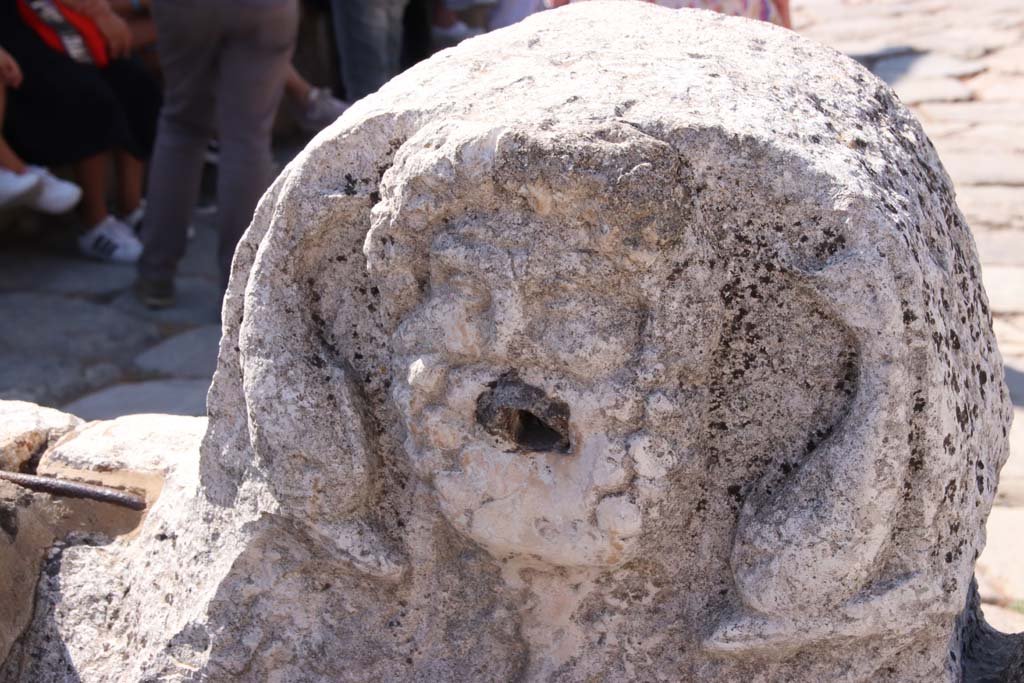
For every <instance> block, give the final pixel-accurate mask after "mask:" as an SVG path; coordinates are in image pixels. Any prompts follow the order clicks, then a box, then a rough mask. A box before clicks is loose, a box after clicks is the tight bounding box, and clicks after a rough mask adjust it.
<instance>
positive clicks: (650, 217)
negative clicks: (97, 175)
mask: <svg viewBox="0 0 1024 683" xmlns="http://www.w3.org/2000/svg"><path fill="white" fill-rule="evenodd" d="M779 64H799V65H800V68H799V69H779V68H778V65H779ZM224 330H225V332H224V337H223V339H222V341H221V348H220V358H219V364H218V370H217V373H216V375H215V378H214V385H213V387H212V389H211V393H210V398H209V412H210V423H209V429H208V431H207V434H206V437H205V439H204V442H203V447H202V457H201V460H200V462H199V464H198V471H196V470H195V465H194V464H192V463H190V462H189V461H188V459H187V458H186V459H184V460H183V461H181V462H180V463H179V464H178V465H176V466H173V467H168V468H167V469H166V470H164V471H163V473H162V476H163V477H164V478H165V483H164V485H163V492H162V493H161V495H160V497H159V499H158V501H157V502H156V504H155V506H154V507H153V509H152V510H151V511H150V512H149V513H148V515H147V517H146V518H145V520H144V522H143V523H142V524H141V526H140V527H139V529H138V531H137V533H135V534H134V535H133V536H131V537H125V538H121V539H118V540H117V541H115V542H113V543H110V544H108V545H105V546H102V547H90V546H86V545H78V546H74V547H70V548H67V549H65V550H63V552H62V553H60V558H59V561H55V562H51V563H50V564H48V565H47V568H46V571H45V572H44V576H45V577H46V578H45V579H44V582H43V583H42V584H41V587H40V591H39V595H38V599H37V601H36V609H35V617H34V621H33V623H32V625H31V627H30V628H29V629H28V631H27V632H26V634H25V635H24V636H23V638H22V640H21V641H19V643H18V645H17V646H16V648H15V649H14V650H12V654H11V656H9V657H8V660H7V663H6V668H5V669H4V671H3V674H0V678H2V677H3V676H4V675H6V676H7V679H8V680H43V679H46V680H79V679H80V680H87V681H91V680H205V679H209V680H254V681H256V680H258V681H263V680H280V681H293V680H303V681H304V680H324V681H327V680H330V681H378V680H388V681H392V680H405V681H462V680H465V681H485V680H494V681H508V680H530V681H547V680H552V681H553V680H558V681H589V680H643V681H651V680H666V681H679V680H709V681H711V680H716V681H718V680H720V681H740V680H743V681H758V682H761V681H763V682H768V681H782V680H786V681H821V680H829V681H959V680H964V679H965V678H966V679H967V680H973V679H974V678H976V677H977V672H978V671H982V670H984V672H986V673H991V672H997V673H998V672H999V671H1000V670H1001V669H1005V668H1006V667H1007V666H1008V665H1009V664H1008V660H1009V658H1011V657H1012V656H1014V648H1015V647H1017V645H1018V643H1016V641H1014V640H1012V639H1010V638H1008V637H1004V636H1002V635H1001V634H998V633H995V632H994V631H991V630H990V629H988V628H987V627H986V626H985V625H984V622H983V621H981V617H980V613H979V612H978V602H977V594H976V592H973V591H972V589H971V586H972V570H973V564H974V560H975V558H976V557H977V554H978V552H979V551H980V549H981V548H982V546H983V544H984V538H983V528H984V521H985V518H986V516H987V514H988V511H989V509H990V506H991V504H992V500H993V496H994V495H995V487H996V482H997V478H998V472H999V469H1000V467H1001V466H1002V463H1003V462H1004V461H1005V458H1006V455H1007V445H1006V444H1007V441H1006V439H1007V429H1008V427H1009V421H1010V405H1009V399H1008V395H1007V390H1006V387H1005V384H1004V382H1003V368H1002V364H1001V361H1000V358H999V354H998V352H997V350H996V348H995V342H994V338H993V334H992V329H991V316H990V313H989V309H988V303H987V299H986V296H985V293H984V291H983V289H982V285H981V280H980V273H979V267H978V263H977V255H976V251H975V247H974V244H973V241H972V239H971V236H970V234H969V232H968V230H967V227H966V225H965V224H964V221H963V218H962V216H961V214H960V212H959V211H958V209H957V207H956V205H955V203H954V201H953V194H952V190H951V186H950V181H949V178H948V176H947V175H946V173H945V172H944V171H943V169H942V167H941V165H940V163H939V160H938V158H937V157H936V155H935V152H934V149H933V148H932V147H931V145H930V143H929V142H928V140H927V138H926V137H925V136H924V134H923V133H922V131H921V129H920V127H919V125H918V124H917V122H916V121H915V120H914V119H913V118H912V117H911V116H910V115H909V114H908V113H907V111H906V110H905V109H904V108H903V106H902V105H900V104H899V102H898V101H897V100H896V99H895V98H894V97H893V95H892V93H891V91H890V90H889V89H888V87H886V86H885V85H884V84H882V83H881V82H880V81H878V80H877V79H876V78H875V77H873V76H872V75H871V74H869V73H868V72H867V71H865V70H864V69H863V68H862V67H860V66H858V65H857V64H855V63H854V62H852V61H850V60H848V59H846V58H844V57H842V56H840V55H839V54H837V53H835V52H833V51H831V50H829V49H826V48H823V47H820V46H817V45H815V44H813V43H810V42H808V41H806V40H803V39H801V38H800V37H799V36H797V35H795V34H792V33H790V32H786V31H783V30H780V29H776V28H774V27H770V26H767V25H763V24H756V23H753V22H747V21H743V20H737V19H730V18H726V17H721V16H718V15H713V14H710V13H705V12H698V11H679V12H671V11H667V10H664V9H661V8H658V7H652V6H647V5H643V4H640V3H637V4H631V3H583V4H580V5H574V6H570V7H569V8H566V9H562V10H558V11H554V12H548V13H544V14H541V15H538V16H536V17H533V18H531V19H529V20H527V21H526V22H524V23H523V24H521V25H518V26H516V27H513V28H511V29H508V30H504V31H501V32H498V33H495V34H491V35H489V36H486V37H484V38H480V39H474V40H471V41H468V42H467V43H464V44H463V45H462V46H461V47H459V48H457V49H454V50H450V51H446V52H444V53H442V54H440V55H438V56H436V57H435V58H433V59H431V60H430V61H428V62H426V63H424V64H422V65H420V66H418V67H416V68H414V69H412V70H410V71H409V72H407V73H406V74H404V75H403V76H401V77H399V78H397V79H395V80H394V81H392V82H391V83H390V84H389V85H387V86H385V87H384V88H383V89H382V90H381V91H380V92H379V93H378V94H376V95H374V96H372V97H370V98H367V99H366V100H364V101H362V102H360V103H358V104H357V105H355V106H354V107H352V108H351V109H350V110H349V111H348V112H347V113H346V114H345V115H344V116H343V117H342V118H341V119H340V120H339V121H338V122H337V123H336V124H335V125H334V126H332V127H331V128H329V129H327V130H326V131H325V132H324V133H322V134H321V135H320V136H318V137H317V138H316V139H315V140H314V142H313V143H312V144H311V145H310V147H309V148H308V149H307V150H306V151H305V152H304V153H303V154H302V155H300V156H299V157H298V158H297V159H296V160H295V161H294V162H293V163H292V164H291V165H290V166H289V167H288V168H287V169H286V171H285V172H284V173H283V174H282V175H281V177H279V178H278V180H277V182H276V183H275V185H274V186H273V188H272V189H271V190H270V191H269V192H268V194H267V195H266V196H265V197H264V199H263V201H262V202H261V204H260V207H259V209H258V211H257V215H256V217H255V219H254V222H253V224H252V226H251V228H250V230H249V232H248V233H247V235H246V237H245V239H244V240H243V242H242V244H241V245H240V247H239V250H238V252H237V254H236V257H235V264H234V272H233V277H232V281H231V284H230V287H229V290H228V297H227V301H226V304H225V308H224ZM98 605H107V606H106V607H104V608H102V609H97V608H96V606H98Z"/></svg>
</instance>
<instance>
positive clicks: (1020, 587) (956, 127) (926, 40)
mask: <svg viewBox="0 0 1024 683" xmlns="http://www.w3.org/2000/svg"><path fill="white" fill-rule="evenodd" d="M794 1H795V8H794V9H795V24H796V29H797V30H798V31H799V32H800V33H802V34H803V35H805V36H808V37H811V38H814V39H815V40H818V41H821V42H823V43H825V44H827V45H831V46H832V47H835V48H836V49H838V50H840V51H842V52H845V53H846V54H848V55H851V56H854V57H856V58H857V59H858V60H859V61H861V62H862V63H863V64H865V65H866V66H868V67H870V68H871V70H872V71H873V72H874V73H875V74H877V75H878V76H880V77H882V78H883V79H884V80H885V81H886V82H888V83H889V84H890V85H892V86H893V88H894V89H895V90H896V92H897V93H898V94H899V96H900V98H901V99H902V100H903V101H904V102H905V103H906V104H908V105H909V106H910V107H911V109H913V111H914V112H915V113H916V114H917V116H918V118H920V120H921V123H922V124H923V125H924V129H925V131H926V132H927V133H928V135H929V136H930V137H931V139H932V141H933V142H934V143H935V147H936V148H937V149H938V152H939V156H940V157H941V159H942V161H943V163H944V164H945V166H946V170H948V171H949V173H950V175H951V176H952V177H953V181H954V183H955V184H956V189H957V202H958V203H959V205H960V208H961V209H962V210H963V212H964V214H965V215H966V216H967V222H968V224H969V225H970V226H971V229H972V230H973V231H974V238H975V240H976V242H977V245H978V251H979V254H980V257H981V263H982V275H983V277H984V280H985V287H986V289H987V290H988V296H989V301H990V304H991V308H992V311H993V313H994V315H995V323H994V325H995V332H996V336H997V338H998V340H999V347H1000V349H1001V350H1002V353H1003V359H1004V361H1005V363H1006V379H1007V382H1008V383H1009V385H1010V393H1011V395H1012V399H1013V403H1014V418H1015V419H1014V425H1013V430H1012V432H1011V435H1010V461H1009V462H1008V463H1007V464H1006V466H1005V468H1004V469H1003V471H1002V476H1001V479H1000V485H999V494H998V498H997V499H996V507H994V508H993V510H992V515H991V517H990V518H989V523H988V547H987V548H986V550H985V553H984V554H983V555H982V557H981V559H980V560H979V562H978V569H977V574H978V578H979V584H980V588H981V594H982V600H983V601H984V602H985V603H986V604H985V605H984V610H985V614H986V616H987V617H988V619H989V620H990V621H992V622H993V623H994V624H995V625H996V626H998V627H999V628H1000V629H1002V630H1003V631H1024V551H1022V549H1021V538H1022V536H1021V534H1022V532H1024V3H1022V2H1021V1H1020V0H978V1H977V2H956V1H954V0H794Z"/></svg>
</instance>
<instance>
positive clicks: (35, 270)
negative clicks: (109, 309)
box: [0, 249, 135, 296]
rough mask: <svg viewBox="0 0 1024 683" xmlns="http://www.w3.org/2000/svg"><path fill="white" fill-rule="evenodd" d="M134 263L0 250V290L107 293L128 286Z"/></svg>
mask: <svg viewBox="0 0 1024 683" xmlns="http://www.w3.org/2000/svg"><path fill="white" fill-rule="evenodd" d="M134 280H135V267H134V266H131V265H125V264H120V263H97V262H94V261H86V260H85V259H83V258H81V257H79V256H76V255H74V254H66V253H61V252H55V251H43V250H37V249H25V250H22V249H18V250H12V251H0V291H25V290H31V291H35V292H49V293H54V294H72V295H75V296H84V295H100V296H102V295H107V294H111V293H113V292H118V291H121V290H125V289H128V288H129V287H131V284H132V282H133V281H134Z"/></svg>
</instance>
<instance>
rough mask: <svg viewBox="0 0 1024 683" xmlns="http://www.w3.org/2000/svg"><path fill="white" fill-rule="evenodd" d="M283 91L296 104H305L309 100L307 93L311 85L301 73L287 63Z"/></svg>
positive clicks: (311, 88) (310, 90)
mask: <svg viewBox="0 0 1024 683" xmlns="http://www.w3.org/2000/svg"><path fill="white" fill-rule="evenodd" d="M284 91H285V93H287V95H288V98H289V99H290V100H292V101H293V102H295V103H296V104H305V103H306V101H307V100H309V93H311V92H312V91H313V86H312V85H311V84H310V82H309V81H307V80H306V79H305V78H303V77H302V74H300V73H299V72H298V71H297V70H296V69H295V67H294V66H292V65H291V64H289V65H288V75H287V77H286V78H285V81H284Z"/></svg>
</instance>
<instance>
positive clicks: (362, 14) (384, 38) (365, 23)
mask: <svg viewBox="0 0 1024 683" xmlns="http://www.w3.org/2000/svg"><path fill="white" fill-rule="evenodd" d="M405 3H406V0H332V1H331V16H332V18H333V21H334V36H335V40H337V42H338V55H339V57H340V59H341V78H342V81H343V82H344V85H345V98H346V99H347V100H348V101H349V102H354V101H356V100H358V99H360V98H362V97H365V96H366V95H369V94H370V93H372V92H374V91H375V90H377V89H378V88H380V86H382V85H384V84H385V83H387V82H388V81H389V80H390V79H391V78H392V77H394V76H396V75H397V74H398V71H399V62H400V59H401V44H402V12H403V11H404V9H405Z"/></svg>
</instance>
